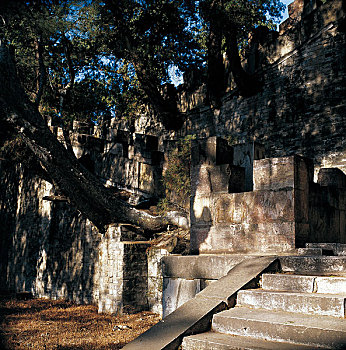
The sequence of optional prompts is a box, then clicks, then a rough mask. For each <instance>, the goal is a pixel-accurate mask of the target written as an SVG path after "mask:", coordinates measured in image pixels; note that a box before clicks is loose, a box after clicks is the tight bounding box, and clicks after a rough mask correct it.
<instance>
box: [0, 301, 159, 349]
mask: <svg viewBox="0 0 346 350" xmlns="http://www.w3.org/2000/svg"><path fill="white" fill-rule="evenodd" d="M159 319H160V318H159V316H158V315H156V314H153V313H151V312H147V311H146V312H141V313H137V314H131V315H121V316H111V315H104V314H98V313H97V307H96V306H93V305H82V306H79V305H75V304H73V303H71V302H67V301H53V300H47V299H31V300H17V299H14V298H12V299H11V298H0V349H1V350H5V349H11V350H12V349H16V350H17V349H36V350H41V349H42V350H43V349H44V350H47V349H50V350H51V349H59V350H86V349H88V350H89V349H90V350H91V349H96V350H101V349H102V350H106V349H121V348H122V347H123V346H125V344H127V343H128V342H130V341H131V340H132V339H134V338H136V337H137V336H138V335H139V334H141V333H143V332H144V331H146V330H147V329H148V328H150V327H151V326H152V325H154V324H155V323H157V322H158V321H159Z"/></svg>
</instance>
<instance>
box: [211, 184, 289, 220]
mask: <svg viewBox="0 0 346 350" xmlns="http://www.w3.org/2000/svg"><path fill="white" fill-rule="evenodd" d="M293 196H294V192H293V190H292V189H282V190H278V191H258V192H245V193H234V194H233V193H232V194H219V195H217V196H212V197H211V198H212V205H211V206H210V208H211V215H212V219H213V222H214V223H215V224H225V223H226V224H241V223H244V224H245V223H248V224H260V223H269V222H275V223H279V222H293V221H295V216H294V200H293V198H294V197H293Z"/></svg>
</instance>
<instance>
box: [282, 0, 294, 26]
mask: <svg viewBox="0 0 346 350" xmlns="http://www.w3.org/2000/svg"><path fill="white" fill-rule="evenodd" d="M281 1H282V2H283V3H284V4H285V5H286V10H285V13H284V17H283V18H282V21H284V20H285V19H286V18H287V17H288V11H287V5H289V4H290V3H292V2H293V0H281Z"/></svg>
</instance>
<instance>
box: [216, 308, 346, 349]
mask: <svg viewBox="0 0 346 350" xmlns="http://www.w3.org/2000/svg"><path fill="white" fill-rule="evenodd" d="M212 329H213V331H215V332H219V333H226V334H233V335H238V336H244V337H254V338H257V339H262V340H269V341H283V342H288V343H297V344H306V345H309V346H316V347H318V346H323V347H331V348H333V349H345V347H346V320H345V319H340V318H336V317H329V316H314V317H311V316H309V315H304V314H296V313H290V312H283V311H269V310H259V309H250V308H246V307H235V308H233V309H229V310H226V311H223V312H220V313H218V314H216V315H214V318H213V324H212ZM279 349H280V347H279Z"/></svg>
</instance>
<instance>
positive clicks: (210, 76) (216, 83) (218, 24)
mask: <svg viewBox="0 0 346 350" xmlns="http://www.w3.org/2000/svg"><path fill="white" fill-rule="evenodd" d="M222 8H223V3H222V1H221V0H214V1H212V3H211V6H210V13H209V39H208V71H207V98H208V102H209V104H210V105H211V106H213V107H215V108H220V105H221V96H222V94H223V93H224V92H225V84H224V80H225V67H224V64H223V57H222V52H221V45H222V34H223V30H222V20H221V19H220V13H222Z"/></svg>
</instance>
